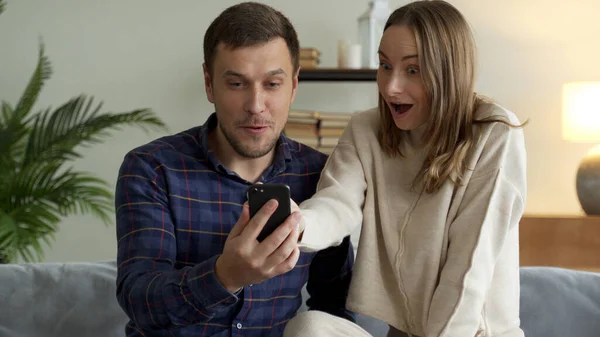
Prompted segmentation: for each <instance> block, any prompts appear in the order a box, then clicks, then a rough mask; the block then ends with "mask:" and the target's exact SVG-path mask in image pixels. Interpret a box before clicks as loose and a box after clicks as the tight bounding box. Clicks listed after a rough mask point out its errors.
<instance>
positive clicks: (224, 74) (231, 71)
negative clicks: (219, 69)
mask: <svg viewBox="0 0 600 337" xmlns="http://www.w3.org/2000/svg"><path fill="white" fill-rule="evenodd" d="M225 76H235V77H244V75H242V74H240V73H238V72H237V71H233V70H225V71H224V72H223V73H221V77H225Z"/></svg>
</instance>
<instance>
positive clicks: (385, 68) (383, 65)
mask: <svg viewBox="0 0 600 337" xmlns="http://www.w3.org/2000/svg"><path fill="white" fill-rule="evenodd" d="M379 67H381V68H382V69H384V70H390V69H392V67H390V66H389V65H388V64H386V63H383V62H379Z"/></svg>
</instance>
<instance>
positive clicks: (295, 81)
mask: <svg viewBox="0 0 600 337" xmlns="http://www.w3.org/2000/svg"><path fill="white" fill-rule="evenodd" d="M299 75H300V67H298V70H297V71H296V73H295V74H294V76H293V77H292V101H291V102H292V103H294V99H295V98H296V91H297V90H298V76H299Z"/></svg>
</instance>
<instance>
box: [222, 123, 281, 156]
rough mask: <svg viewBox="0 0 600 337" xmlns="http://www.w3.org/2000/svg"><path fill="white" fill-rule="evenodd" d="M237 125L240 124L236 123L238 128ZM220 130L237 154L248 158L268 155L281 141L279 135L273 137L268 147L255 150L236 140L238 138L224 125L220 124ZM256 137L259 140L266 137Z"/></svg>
mask: <svg viewBox="0 0 600 337" xmlns="http://www.w3.org/2000/svg"><path fill="white" fill-rule="evenodd" d="M237 124H238V123H236V126H237ZM240 124H242V123H240ZM219 128H220V129H221V132H223V135H224V136H225V139H227V141H228V142H229V144H230V145H231V147H232V148H233V149H234V150H235V152H237V153H238V154H239V155H240V156H242V157H246V158H251V159H255V158H260V157H262V156H265V155H267V154H268V153H269V152H271V150H273V148H274V147H275V146H276V145H277V142H278V141H279V135H277V136H275V137H273V139H272V140H271V141H269V143H267V145H265V146H264V147H262V148H258V149H253V148H252V146H248V145H246V144H244V143H243V142H241V141H240V140H239V139H236V137H235V136H234V135H233V134H232V133H230V132H229V131H228V130H227V128H225V127H223V124H221V123H219ZM254 137H255V138H259V137H264V135H255V136H254Z"/></svg>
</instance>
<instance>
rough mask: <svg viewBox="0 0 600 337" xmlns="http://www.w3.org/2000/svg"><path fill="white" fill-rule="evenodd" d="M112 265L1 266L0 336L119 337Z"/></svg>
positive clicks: (120, 323) (124, 318) (119, 312)
mask: <svg viewBox="0 0 600 337" xmlns="http://www.w3.org/2000/svg"><path fill="white" fill-rule="evenodd" d="M115 279H116V267H115V262H100V263H66V264H63V263H40V264H20V265H17V264H7V265H0V303H2V305H0V336H16V337H38V336H44V337H54V336H56V337H58V336H60V337H64V336H81V337H96V336H97V337H109V336H123V335H124V333H125V330H124V327H125V324H126V323H127V321H128V319H127V316H126V315H125V314H124V312H123V311H122V310H121V308H120V307H119V306H118V304H117V301H116V298H115V292H116V285H115Z"/></svg>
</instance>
